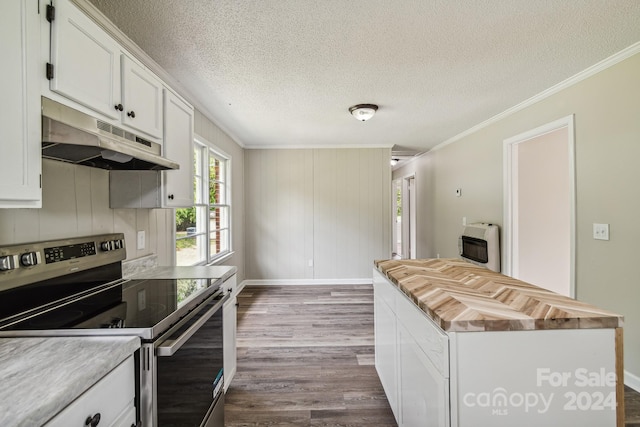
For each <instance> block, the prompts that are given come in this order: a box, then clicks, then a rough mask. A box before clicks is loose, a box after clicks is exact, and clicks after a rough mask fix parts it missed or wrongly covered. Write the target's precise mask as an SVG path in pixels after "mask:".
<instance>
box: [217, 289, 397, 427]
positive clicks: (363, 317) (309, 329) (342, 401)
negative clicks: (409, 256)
mask: <svg viewBox="0 0 640 427" xmlns="http://www.w3.org/2000/svg"><path fill="white" fill-rule="evenodd" d="M238 300H239V302H240V307H239V309H238V371H237V373H236V376H235V378H234V380H233V382H232V383H231V387H230V388H229V390H228V392H227V396H226V405H225V419H226V422H225V425H226V426H228V427H231V426H354V427H356V426H367V427H370V426H380V427H384V426H395V425H396V423H395V420H394V418H393V414H392V412H391V409H390V408H389V404H388V403H387V400H386V397H385V395H384V391H383V390H382V386H381V384H380V380H379V379H378V376H377V374H376V371H375V367H374V366H373V363H374V362H373V357H374V349H373V294H372V288H371V286H284V287H276V286H269V287H247V288H245V289H244V290H243V292H242V293H241V294H240V296H239V298H238Z"/></svg>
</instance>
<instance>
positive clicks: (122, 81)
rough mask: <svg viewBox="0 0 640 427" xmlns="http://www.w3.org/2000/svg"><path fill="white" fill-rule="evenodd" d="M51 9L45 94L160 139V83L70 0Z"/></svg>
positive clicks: (63, 1) (56, 1)
mask: <svg viewBox="0 0 640 427" xmlns="http://www.w3.org/2000/svg"><path fill="white" fill-rule="evenodd" d="M54 6H55V18H54V19H53V20H52V22H51V65H52V66H50V68H52V72H51V73H50V74H51V75H50V76H48V78H49V79H50V80H51V82H50V90H51V91H52V92H54V93H56V94H59V95H61V96H63V97H64V98H67V99H69V100H72V101H74V102H76V103H78V104H80V105H82V106H83V107H86V108H89V109H91V110H93V111H95V112H97V113H100V114H101V115H102V116H104V118H107V119H112V121H115V122H114V124H117V122H121V123H122V124H123V125H125V126H127V127H129V128H131V129H132V130H133V131H134V132H135V133H140V132H142V133H144V134H146V135H147V136H151V137H153V138H157V139H158V140H161V139H162V127H163V121H162V87H163V85H162V82H161V81H160V80H159V79H158V78H157V77H156V76H155V75H154V74H153V73H152V72H150V71H149V70H147V69H146V68H145V67H144V66H143V65H141V64H140V63H139V62H137V61H135V60H134V59H132V58H131V57H130V56H127V54H125V52H124V51H123V49H122V47H121V46H120V44H118V43H117V42H116V41H115V40H114V39H113V38H112V37H111V36H110V35H109V34H108V33H107V32H106V31H104V30H103V29H102V28H101V27H100V26H98V24H96V23H95V22H94V21H93V20H91V18H89V17H88V16H87V15H85V14H84V12H82V11H81V10H80V9H78V8H77V7H76V6H75V5H73V4H72V3H71V2H70V0H55V1H54ZM71 106H73V105H71Z"/></svg>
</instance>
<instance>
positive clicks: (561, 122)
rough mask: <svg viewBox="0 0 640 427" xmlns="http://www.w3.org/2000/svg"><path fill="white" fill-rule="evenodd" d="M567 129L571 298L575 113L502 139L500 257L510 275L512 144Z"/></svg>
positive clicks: (513, 252) (513, 256)
mask: <svg viewBox="0 0 640 427" xmlns="http://www.w3.org/2000/svg"><path fill="white" fill-rule="evenodd" d="M563 128H566V129H567V138H568V140H567V145H568V149H569V211H570V212H569V215H570V230H569V234H570V237H569V240H570V242H569V246H570V250H569V260H570V263H571V265H570V267H569V292H570V296H571V297H572V298H575V297H576V275H575V271H576V173H575V171H576V169H575V128H574V115H573V114H571V115H569V116H566V117H563V118H561V119H558V120H555V121H553V122H551V123H547V124H545V125H542V126H538V127H536V128H534V129H531V130H528V131H526V132H522V133H520V134H518V135H515V136H512V137H510V138H507V139H505V140H504V142H503V175H502V176H503V184H504V186H503V200H504V214H503V217H504V225H503V257H502V258H503V259H502V265H503V268H502V273H504V274H506V275H508V276H511V275H512V274H514V270H517V266H515V268H514V264H515V260H517V255H518V254H517V247H516V245H515V244H514V242H515V240H516V239H517V235H516V234H517V231H516V230H515V227H514V222H515V221H514V215H517V207H516V206H514V205H515V203H514V202H515V200H516V193H515V190H516V188H515V187H516V186H515V185H514V176H515V173H516V172H517V166H518V165H517V162H514V161H513V155H514V148H515V146H516V145H517V144H520V143H522V142H526V141H528V140H531V139H534V138H537V137H539V136H542V135H545V134H547V133H550V132H554V131H556V130H559V129H563Z"/></svg>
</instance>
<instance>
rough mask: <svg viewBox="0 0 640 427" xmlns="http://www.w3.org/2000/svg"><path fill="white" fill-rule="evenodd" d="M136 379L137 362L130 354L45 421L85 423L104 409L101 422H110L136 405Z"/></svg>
mask: <svg viewBox="0 0 640 427" xmlns="http://www.w3.org/2000/svg"><path fill="white" fill-rule="evenodd" d="M134 381H135V366H134V362H133V357H129V358H128V359H127V360H125V361H124V362H122V363H121V364H120V365H119V366H118V367H116V368H115V369H114V370H113V371H111V372H110V373H108V374H107V375H106V376H104V377H103V378H102V379H101V380H100V381H98V382H97V383H96V384H95V385H93V386H92V387H91V388H90V389H89V390H87V391H86V392H85V393H83V394H82V395H81V396H80V397H78V398H77V399H76V400H74V401H73V402H72V403H71V404H70V405H69V406H67V407H66V408H65V409H63V410H62V411H61V412H60V413H59V414H58V415H56V416H55V417H54V418H53V419H52V420H51V421H49V422H48V423H47V424H45V425H46V426H47V427H74V426H78V427H83V426H85V420H86V419H87V417H89V416H91V417H93V416H94V415H95V414H97V413H100V425H105V426H110V425H112V424H114V423H115V422H116V421H118V420H120V419H121V415H122V413H123V412H124V411H126V410H127V407H132V406H133V400H134V396H135V391H134ZM134 418H135V416H134ZM116 425H117V424H116Z"/></svg>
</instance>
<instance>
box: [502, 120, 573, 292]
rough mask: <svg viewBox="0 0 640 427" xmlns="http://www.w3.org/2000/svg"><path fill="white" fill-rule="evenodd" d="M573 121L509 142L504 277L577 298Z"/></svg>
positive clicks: (555, 123)
mask: <svg viewBox="0 0 640 427" xmlns="http://www.w3.org/2000/svg"><path fill="white" fill-rule="evenodd" d="M573 153H574V134H573V116H569V117H565V118H563V119H560V120H557V121H555V122H552V123H549V124H547V125H544V126H541V127H539V128H536V129H533V130H531V131H528V132H525V133H522V134H520V135H516V136H514V137H512V138H509V139H507V140H505V157H504V158H505V230H504V232H505V249H506V250H505V267H506V268H505V271H504V272H505V274H508V275H511V276H512V277H515V278H517V279H520V280H524V281H526V282H530V283H533V284H535V285H538V286H541V287H543V288H546V289H549V290H552V291H554V292H557V293H560V294H563V295H566V296H570V297H575V190H574V189H575V179H574V177H575V174H574V154H573Z"/></svg>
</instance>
